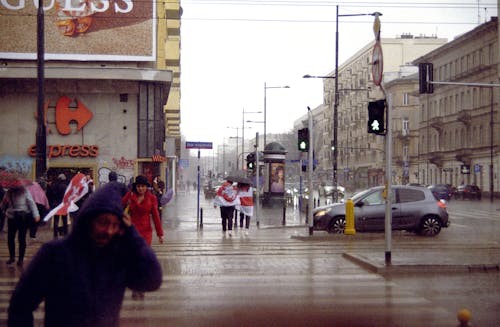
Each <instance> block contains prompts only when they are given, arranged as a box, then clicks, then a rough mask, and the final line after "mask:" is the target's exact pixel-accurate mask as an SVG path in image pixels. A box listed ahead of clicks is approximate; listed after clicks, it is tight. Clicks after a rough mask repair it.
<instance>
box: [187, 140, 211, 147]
mask: <svg viewBox="0 0 500 327" xmlns="http://www.w3.org/2000/svg"><path fill="white" fill-rule="evenodd" d="M186 149H212V142H187V141H186Z"/></svg>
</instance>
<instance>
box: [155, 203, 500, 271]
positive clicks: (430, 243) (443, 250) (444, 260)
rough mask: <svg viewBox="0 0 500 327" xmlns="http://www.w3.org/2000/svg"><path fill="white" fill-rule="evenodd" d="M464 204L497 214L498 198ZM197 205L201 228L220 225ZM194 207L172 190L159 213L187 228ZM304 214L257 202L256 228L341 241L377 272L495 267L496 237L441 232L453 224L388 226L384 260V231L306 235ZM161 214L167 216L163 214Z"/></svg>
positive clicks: (212, 212) (498, 260) (499, 252)
mask: <svg viewBox="0 0 500 327" xmlns="http://www.w3.org/2000/svg"><path fill="white" fill-rule="evenodd" d="M466 205H468V206H471V207H472V206H474V207H481V208H483V210H487V211H490V212H491V214H492V216H494V217H499V218H500V210H499V208H500V203H498V202H493V203H490V202H489V201H480V202H477V203H476V202H474V203H470V204H469V203H467V204H466ZM170 206H171V207H170ZM178 206H182V209H183V210H179V208H178ZM173 207H177V208H173ZM200 208H202V211H203V224H204V226H203V229H204V230H215V231H220V215H219V210H218V208H217V210H216V209H214V208H213V205H212V201H211V200H205V199H204V198H202V196H200ZM173 209H174V210H173ZM196 209H197V197H196V194H195V193H191V194H186V195H181V196H177V197H176V198H175V199H174V200H172V203H171V204H169V208H167V210H164V214H166V212H172V211H175V212H176V213H177V214H176V216H177V218H178V219H180V220H191V221H192V222H191V224H190V227H189V228H190V229H194V226H196V223H195V221H193V219H192V217H196V212H197V211H196ZM190 217H191V218H190ZM283 217H284V218H285V219H283ZM305 218H306V217H305V213H304V212H302V213H301V212H300V211H299V208H298V206H297V205H295V206H287V207H286V210H285V212H283V208H266V207H262V208H261V211H260V214H259V217H258V220H259V229H260V230H265V229H283V228H285V229H287V230H289V233H288V234H287V235H288V236H287V237H289V238H290V239H295V240H299V241H303V242H320V243H325V242H328V243H331V244H333V245H334V246H338V247H342V248H343V250H344V251H343V256H344V257H345V258H347V259H349V260H350V261H352V262H354V263H357V264H358V265H360V266H362V267H364V268H365V269H367V270H370V271H373V272H376V273H379V274H406V273H418V272H420V273H421V272H426V273H433V272H435V273H438V272H439V273H441V272H454V273H468V272H500V242H498V241H492V240H482V239H478V238H475V239H472V240H467V239H462V238H453V237H452V235H450V233H448V234H447V232H449V229H451V228H455V227H453V224H452V227H450V228H448V230H446V229H445V230H443V233H442V234H441V235H439V236H437V237H422V236H418V235H415V234H414V233H409V232H404V231H393V232H392V234H391V236H392V238H391V242H390V251H388V252H389V253H390V260H389V261H388V262H387V263H386V258H385V257H386V255H385V253H386V247H387V246H386V239H385V234H384V233H356V234H355V235H338V234H328V233H327V232H324V231H313V235H309V229H308V225H307V224H306V219H305ZM166 219H167V220H168V217H167V218H166ZM256 220H257V218H256V217H252V220H251V226H252V227H251V228H255V226H256ZM499 221H500V219H499Z"/></svg>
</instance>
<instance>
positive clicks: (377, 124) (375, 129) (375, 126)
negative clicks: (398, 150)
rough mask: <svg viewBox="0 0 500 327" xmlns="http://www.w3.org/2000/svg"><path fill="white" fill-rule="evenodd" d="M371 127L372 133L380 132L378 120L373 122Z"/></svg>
mask: <svg viewBox="0 0 500 327" xmlns="http://www.w3.org/2000/svg"><path fill="white" fill-rule="evenodd" d="M371 126H372V131H380V123H379V122H378V120H374V121H373V122H372V125H371Z"/></svg>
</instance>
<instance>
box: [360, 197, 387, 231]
mask: <svg viewBox="0 0 500 327" xmlns="http://www.w3.org/2000/svg"><path fill="white" fill-rule="evenodd" d="M382 191H383V189H377V190H375V191H374V192H371V193H369V194H367V195H366V196H365V197H363V198H362V199H360V200H359V201H358V202H357V203H356V206H355V207H354V217H356V219H355V224H356V225H355V227H356V229H357V230H360V231H379V230H384V222H385V200H384V197H383V196H382Z"/></svg>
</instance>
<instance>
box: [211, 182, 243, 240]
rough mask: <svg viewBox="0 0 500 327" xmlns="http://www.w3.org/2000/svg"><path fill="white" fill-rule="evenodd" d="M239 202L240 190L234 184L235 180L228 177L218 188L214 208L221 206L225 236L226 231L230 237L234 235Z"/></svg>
mask: <svg viewBox="0 0 500 327" xmlns="http://www.w3.org/2000/svg"><path fill="white" fill-rule="evenodd" d="M238 203H239V199H238V190H237V189H236V187H234V186H233V181H232V180H230V179H227V180H226V181H225V182H224V183H223V184H222V185H221V186H220V187H219V189H218V190H217V194H216V196H215V199H214V208H216V207H217V206H219V207H220V216H221V218H222V233H223V234H224V236H226V231H227V233H228V236H229V237H231V236H232V230H233V216H234V209H235V206H236V205H237V204H238Z"/></svg>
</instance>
